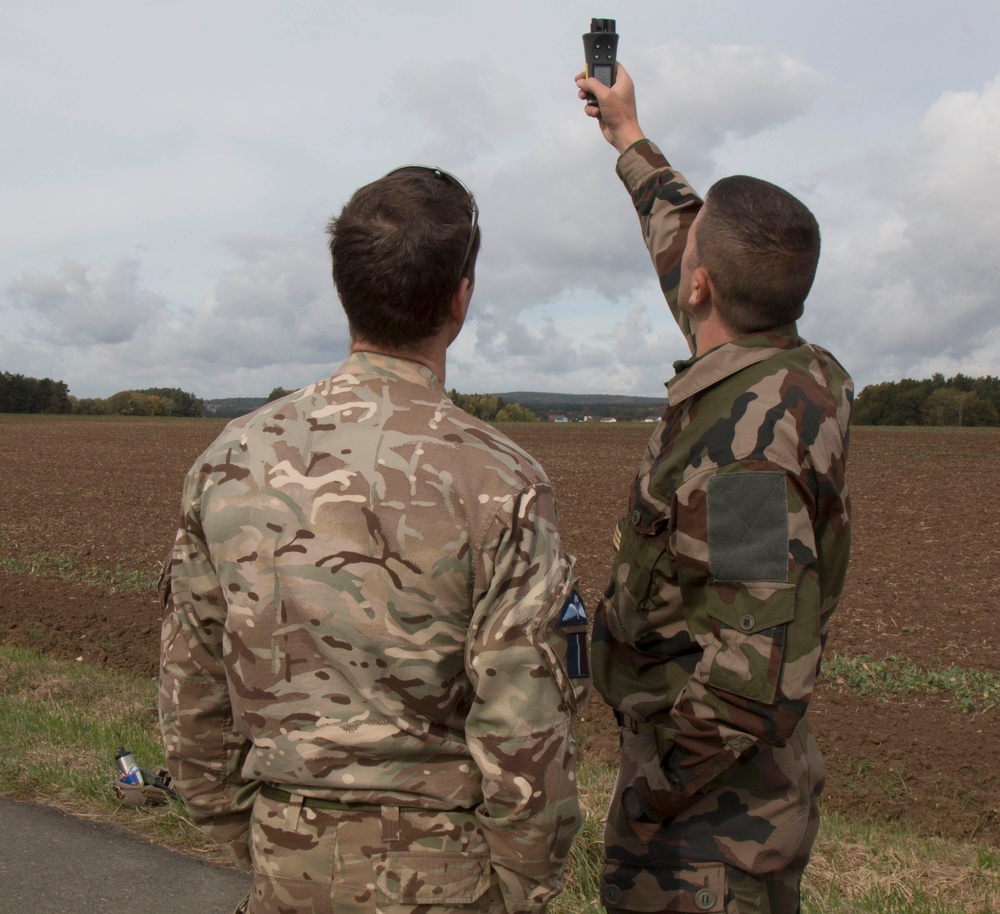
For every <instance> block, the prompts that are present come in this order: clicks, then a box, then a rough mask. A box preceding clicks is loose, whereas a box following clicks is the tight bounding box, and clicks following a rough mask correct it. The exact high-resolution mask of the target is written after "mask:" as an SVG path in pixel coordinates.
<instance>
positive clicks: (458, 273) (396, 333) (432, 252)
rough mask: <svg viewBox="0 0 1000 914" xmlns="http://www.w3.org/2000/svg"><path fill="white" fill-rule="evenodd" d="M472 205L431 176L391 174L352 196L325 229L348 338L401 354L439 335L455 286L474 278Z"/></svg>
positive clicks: (450, 185) (466, 196)
mask: <svg viewBox="0 0 1000 914" xmlns="http://www.w3.org/2000/svg"><path fill="white" fill-rule="evenodd" d="M472 204H473V201H472V198H471V196H470V195H469V194H468V193H467V192H465V191H464V190H462V188H461V187H459V186H456V184H454V183H452V182H451V181H449V180H442V177H441V175H440V174H439V173H436V172H435V171H434V170H433V169H427V170H425V171H423V170H406V171H403V172H395V173H392V172H391V173H390V174H388V175H386V176H385V177H384V178H380V179H379V180H378V181H373V182H372V183H371V184H366V185H365V186H364V187H362V188H359V189H358V190H357V191H355V192H354V195H353V196H352V197H351V199H350V200H349V201H348V203H347V205H346V206H344V208H343V210H341V212H340V215H339V216H337V217H335V218H333V219H331V220H330V223H329V225H328V226H327V231H328V233H329V235H330V254H331V256H332V257H333V282H334V285H335V286H336V288H337V294H338V295H339V296H340V303H341V305H342V306H343V308H344V311H345V313H346V314H347V321H348V324H349V325H350V329H351V335H352V336H353V337H360V338H361V339H364V340H366V341H367V342H370V343H374V344H375V345H377V346H384V347H386V348H389V349H404V350H405V349H409V348H411V347H413V346H414V345H415V344H418V343H420V341H422V340H424V339H426V338H428V337H430V336H433V335H434V334H435V333H437V331H438V330H440V329H441V327H442V325H443V324H444V321H445V318H446V317H447V314H448V308H449V305H450V302H451V297H452V295H453V293H454V292H455V289H456V287H457V286H458V284H459V282H460V281H461V280H462V279H463V278H465V277H468V278H469V279H470V280H471V279H472V278H473V276H474V273H475V263H476V257H477V255H478V253H479V244H480V240H481V237H480V232H479V228H478V226H477V227H476V230H475V234H474V238H473V239H472V244H471V247H470V244H469V233H470V232H471V231H472V219H471V212H472V210H471V207H472ZM466 251H468V259H467V260H466V262H465V266H464V269H463V265H462V258H463V257H465V255H466Z"/></svg>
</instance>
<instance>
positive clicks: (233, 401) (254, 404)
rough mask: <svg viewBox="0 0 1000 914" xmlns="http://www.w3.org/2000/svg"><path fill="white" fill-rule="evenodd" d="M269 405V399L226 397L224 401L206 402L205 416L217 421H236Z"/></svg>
mask: <svg viewBox="0 0 1000 914" xmlns="http://www.w3.org/2000/svg"><path fill="white" fill-rule="evenodd" d="M265 403H267V397H225V398H224V399H222V400H206V401H205V415H206V416H212V417H214V418H216V419H236V418H237V417H239V416H245V415H246V414H247V413H252V412H253V411H254V410H255V409H257V408H258V407H260V406H263V405H264V404H265Z"/></svg>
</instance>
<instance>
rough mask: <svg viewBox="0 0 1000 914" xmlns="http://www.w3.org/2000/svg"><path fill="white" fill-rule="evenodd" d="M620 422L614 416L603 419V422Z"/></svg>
mask: <svg viewBox="0 0 1000 914" xmlns="http://www.w3.org/2000/svg"><path fill="white" fill-rule="evenodd" d="M617 421H618V420H617V419H616V418H615V417H614V416H605V417H604V418H603V419H601V422H617Z"/></svg>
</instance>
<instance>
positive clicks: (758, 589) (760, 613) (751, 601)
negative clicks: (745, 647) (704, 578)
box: [705, 581, 795, 635]
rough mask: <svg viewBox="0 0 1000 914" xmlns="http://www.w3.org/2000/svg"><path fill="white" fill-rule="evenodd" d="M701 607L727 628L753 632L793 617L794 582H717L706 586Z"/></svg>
mask: <svg viewBox="0 0 1000 914" xmlns="http://www.w3.org/2000/svg"><path fill="white" fill-rule="evenodd" d="M705 610H706V612H707V613H708V614H709V615H710V616H711V617H712V618H713V619H718V620H719V621H720V622H722V623H724V624H726V625H728V626H729V627H730V628H735V629H736V630H737V631H741V632H743V633H744V634H745V635H755V634H757V632H760V631H763V630H764V629H768V628H774V627H775V626H776V625H784V624H785V623H786V622H791V621H792V619H794V618H795V585H794V584H770V583H768V584H758V583H740V584H733V583H729V582H726V581H717V582H715V583H713V584H712V585H711V586H710V587H709V588H708V591H707V593H706V598H705Z"/></svg>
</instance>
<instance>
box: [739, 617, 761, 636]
mask: <svg viewBox="0 0 1000 914" xmlns="http://www.w3.org/2000/svg"><path fill="white" fill-rule="evenodd" d="M756 624H757V620H756V619H755V618H754V617H753V616H751V615H750V613H747V614H746V615H745V616H741V617H740V628H742V629H743V631H745V632H748V631H750V629H752V628H753V627H754V626H755V625H756Z"/></svg>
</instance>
